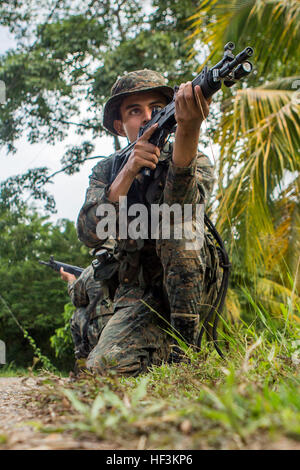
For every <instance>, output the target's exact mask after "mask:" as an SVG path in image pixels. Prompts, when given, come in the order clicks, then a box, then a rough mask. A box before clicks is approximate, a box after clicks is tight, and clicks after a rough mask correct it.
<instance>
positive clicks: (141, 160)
mask: <svg viewBox="0 0 300 470" xmlns="http://www.w3.org/2000/svg"><path fill="white" fill-rule="evenodd" d="M157 126H158V124H153V126H151V127H149V129H147V130H146V132H145V133H144V134H143V135H142V136H141V137H140V138H139V139H138V140H137V141H136V144H135V146H134V148H133V151H132V152H131V154H130V157H129V159H128V162H127V163H126V165H125V166H126V168H127V171H128V172H129V173H131V174H132V176H134V177H135V176H136V175H137V174H138V173H139V172H140V171H141V169H142V168H144V167H147V168H150V170H155V168H156V165H157V163H158V159H159V156H160V149H159V148H158V147H156V146H155V145H153V144H151V143H150V142H149V139H150V137H151V135H152V134H153V133H154V131H155V130H156V129H157Z"/></svg>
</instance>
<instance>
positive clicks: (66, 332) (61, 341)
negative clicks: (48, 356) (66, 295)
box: [50, 303, 75, 361]
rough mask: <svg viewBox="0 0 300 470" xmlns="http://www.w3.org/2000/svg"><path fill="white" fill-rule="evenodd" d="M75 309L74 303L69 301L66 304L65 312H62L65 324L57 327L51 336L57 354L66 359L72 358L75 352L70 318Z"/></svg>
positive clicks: (61, 358)
mask: <svg viewBox="0 0 300 470" xmlns="http://www.w3.org/2000/svg"><path fill="white" fill-rule="evenodd" d="M74 311H75V307H74V305H73V304H71V303H68V304H66V305H65V306H64V312H63V314H62V316H63V320H64V322H65V324H64V326H62V327H60V328H57V329H56V330H55V334H54V335H53V336H51V338H50V343H51V346H52V348H54V351H55V356H56V357H58V358H60V360H62V361H63V360H64V358H65V357H67V358H70V357H72V355H73V352H74V344H73V340H72V336H71V331H70V319H71V317H72V315H73V313H74Z"/></svg>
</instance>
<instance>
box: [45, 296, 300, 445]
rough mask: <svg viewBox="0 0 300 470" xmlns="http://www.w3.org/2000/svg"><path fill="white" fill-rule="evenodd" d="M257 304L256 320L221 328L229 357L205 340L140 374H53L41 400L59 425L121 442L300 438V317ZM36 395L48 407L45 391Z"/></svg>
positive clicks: (226, 442) (234, 442)
mask: <svg viewBox="0 0 300 470" xmlns="http://www.w3.org/2000/svg"><path fill="white" fill-rule="evenodd" d="M254 309H255V312H256V320H255V321H253V322H252V324H250V325H246V324H245V323H243V322H240V323H239V324H236V325H227V328H226V329H225V330H223V331H221V332H220V333H219V338H220V343H221V345H222V343H223V341H224V342H226V343H227V345H228V348H225V347H224V344H223V345H222V350H223V352H224V355H225V359H224V360H222V359H221V358H220V357H219V356H218V355H217V353H216V351H215V350H214V349H213V348H212V347H211V346H210V345H208V344H206V345H205V346H204V348H203V351H201V352H198V353H195V352H192V351H188V352H187V353H186V354H187V356H188V358H189V361H190V362H189V363H181V364H176V365H175V364H174V365H168V364H163V365H162V366H160V367H152V368H151V370H149V372H148V373H147V374H144V375H141V376H139V377H137V378H127V379H125V378H118V377H115V376H114V375H109V376H107V377H99V376H96V375H93V374H91V373H86V374H82V375H80V376H79V378H78V380H77V381H75V382H72V383H71V382H70V383H69V385H68V386H67V387H61V386H57V385H56V383H55V382H56V376H55V375H53V374H52V375H50V376H49V379H48V380H47V381H46V383H45V389H44V392H43V394H44V395H43V394H42V395H43V396H44V402H45V401H46V402H49V400H50V401H51V403H52V405H53V404H55V406H56V407H57V414H58V415H64V419H65V420H66V417H67V424H64V425H63V427H62V428H60V430H62V429H63V430H69V431H71V432H75V433H76V434H77V435H78V434H79V435H80V434H82V433H83V434H84V435H85V436H86V435H90V436H94V437H95V436H96V438H97V439H99V440H105V441H110V442H116V443H118V445H120V446H124V448H138V447H139V446H141V445H142V446H143V447H144V448H150V449H151V448H152V449H184V448H186V449H201V448H211V449H219V448H221V449H229V448H247V446H249V445H251V443H252V442H253V441H256V440H257V439H259V441H260V442H261V441H262V440H265V441H266V442H271V441H272V440H275V441H276V440H277V439H281V438H282V437H284V438H288V439H291V440H293V441H298V440H300V394H299V373H298V370H299V362H300V344H299V323H298V322H297V321H296V320H295V319H291V318H290V315H289V314H288V312H287V310H285V309H283V319H282V320H276V319H274V318H272V317H271V316H269V315H268V314H267V312H266V311H264V310H263V309H262V308H259V307H257V306H255V305H254ZM225 331H226V333H225ZM39 400H40V404H41V406H43V399H41V390H40V391H39ZM64 423H65V422H64ZM45 430H46V431H51V428H49V429H45ZM52 431H53V429H52ZM141 443H142V444H141ZM266 445H267V444H266ZM128 446H129V447H128Z"/></svg>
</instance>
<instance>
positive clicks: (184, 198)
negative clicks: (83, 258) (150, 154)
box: [77, 143, 214, 285]
mask: <svg viewBox="0 0 300 470" xmlns="http://www.w3.org/2000/svg"><path fill="white" fill-rule="evenodd" d="M172 151H173V148H172V145H171V144H169V143H167V144H166V145H165V147H164V149H163V150H162V151H161V155H160V158H159V163H158V165H157V167H156V170H155V172H154V178H153V180H152V181H151V183H150V185H149V186H148V189H147V191H146V193H145V194H144V195H143V200H144V201H145V203H146V204H148V205H149V206H150V205H151V204H154V203H156V204H157V203H159V204H161V203H162V202H164V203H166V204H168V205H172V204H175V203H177V204H178V203H179V204H181V205H183V204H185V203H189V201H190V200H191V199H194V200H195V197H197V198H198V202H199V203H204V204H205V203H206V202H207V200H208V198H209V195H210V193H211V190H212V186H213V181H214V178H213V168H212V165H211V163H210V161H209V159H208V158H207V157H206V156H205V155H204V154H202V153H199V154H198V155H197V157H196V158H195V159H194V160H193V161H192V162H191V164H190V165H189V166H188V167H184V168H180V167H176V166H175V165H173V163H172V161H171V158H172ZM114 156H115V154H113V155H111V156H110V157H108V158H105V159H103V160H101V161H100V162H99V163H98V164H97V165H96V166H95V167H94V168H93V171H92V175H91V176H90V185H89V187H88V189H87V192H86V198H85V202H84V205H83V207H82V208H81V210H80V213H79V216H78V221H77V232H78V237H79V239H80V240H81V241H82V242H83V243H84V244H85V245H87V246H88V247H92V248H100V247H101V246H103V244H104V243H105V241H106V239H105V238H103V239H99V238H98V235H97V233H96V227H97V224H98V222H99V220H100V219H101V218H100V217H99V216H97V215H96V211H97V208H98V206H100V205H102V204H112V205H113V206H114V208H115V211H116V215H117V219H118V217H119V203H118V202H111V201H109V200H108V197H107V194H108V190H109V187H110V184H111V171H112V164H113V158H114ZM134 183H135V185H136V189H137V192H135V194H138V190H139V180H138V177H137V178H136V179H135V182H134ZM128 195H129V193H128ZM194 196H195V197H194ZM131 202H134V201H131ZM136 202H141V201H139V200H137V201H136ZM139 242H141V243H139ZM117 245H119V248H120V249H121V251H122V250H123V251H127V252H129V251H130V252H134V250H135V249H136V251H137V250H138V251H139V257H138V259H137V257H136V256H131V257H129V258H128V256H127V258H126V262H125V263H123V267H122V266H121V277H120V283H123V282H124V283H127V284H128V283H129V284H135V285H137V284H138V285H140V284H141V282H144V284H146V285H149V284H150V285H153V284H155V285H157V282H156V281H157V278H161V271H162V266H161V263H160V260H159V258H158V255H157V253H156V248H155V240H151V239H147V240H128V241H124V240H118V234H117ZM137 264H139V266H142V267H143V281H141V277H140V276H139V274H140V272H138V273H137ZM121 265H122V263H121Z"/></svg>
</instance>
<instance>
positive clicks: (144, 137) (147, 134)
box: [140, 123, 158, 140]
mask: <svg viewBox="0 0 300 470" xmlns="http://www.w3.org/2000/svg"><path fill="white" fill-rule="evenodd" d="M157 126H158V124H157V123H155V124H153V126H151V127H149V129H147V130H146V131H145V132H144V134H143V135H142V136H141V137H140V140H149V138H150V137H151V136H152V134H153V133H154V132H155V130H156V129H157Z"/></svg>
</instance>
